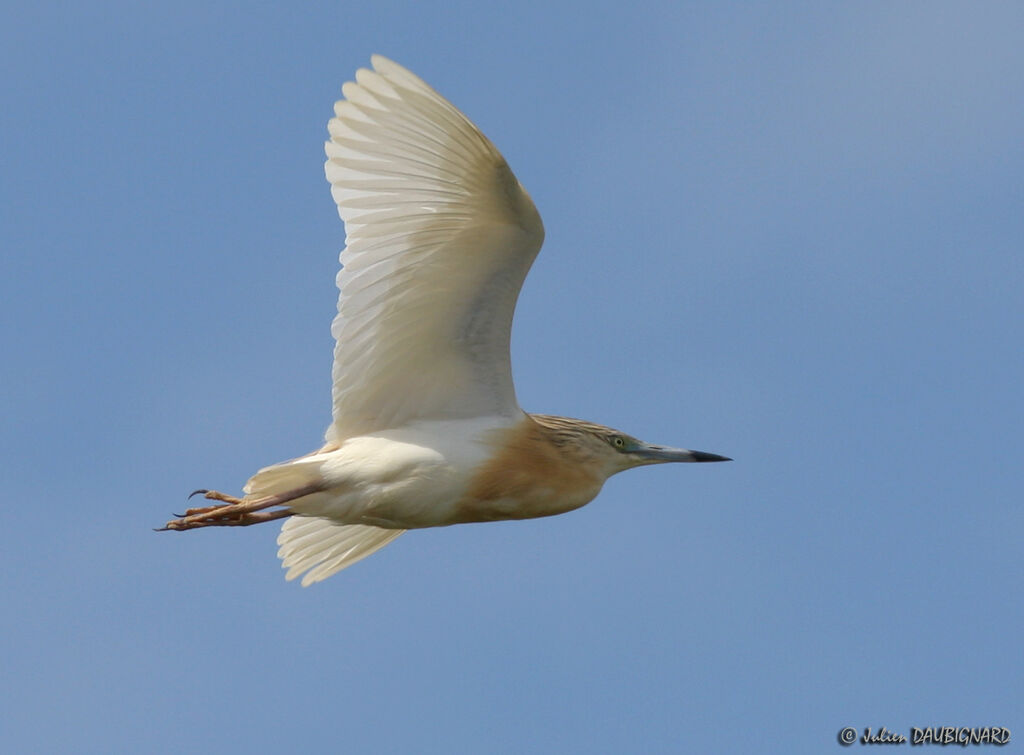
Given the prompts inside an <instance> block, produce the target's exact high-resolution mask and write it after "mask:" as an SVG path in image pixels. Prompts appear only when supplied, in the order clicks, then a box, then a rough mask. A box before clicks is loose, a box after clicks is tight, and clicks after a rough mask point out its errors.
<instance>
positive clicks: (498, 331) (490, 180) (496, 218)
mask: <svg viewBox="0 0 1024 755" xmlns="http://www.w3.org/2000/svg"><path fill="white" fill-rule="evenodd" d="M372 62H373V68H374V70H372V71H370V70H367V69H361V70H359V71H357V72H356V81H355V82H349V83H347V84H345V85H344V87H343V88H342V92H343V94H344V99H343V100H341V101H340V102H338V103H337V104H336V105H335V108H334V112H335V117H334V118H333V119H331V121H330V123H329V124H328V130H329V132H330V137H331V138H330V141H328V142H327V145H326V150H327V163H326V166H325V167H326V172H327V180H328V181H329V182H330V184H331V194H332V195H333V197H334V201H335V202H336V203H337V205H338V213H339V214H340V215H341V219H342V220H343V221H344V223H345V230H346V234H347V235H346V238H345V244H346V246H345V249H344V250H343V251H342V253H341V262H342V264H343V267H342V270H341V272H340V273H339V274H338V279H337V283H338V288H339V289H340V296H339V299H338V315H337V317H335V319H334V323H333V325H332V327H331V333H332V334H333V335H334V337H335V339H336V345H335V348H334V368H333V374H332V377H333V399H334V402H333V422H332V423H331V425H330V427H329V428H328V430H327V434H326V444H325V445H324V446H323V447H322V448H320V449H319V450H318V451H314V452H313V453H311V454H308V455H306V456H302V457H299V458H297V459H293V460H291V461H286V462H282V463H280V464H275V465H273V466H270V467H266V468H265V469H261V470H260V471H259V472H257V473H256V475H255V476H254V477H253V478H252V479H250V480H249V482H248V483H247V484H246V486H245V496H244V497H243V498H237V497H234V496H230V495H225V494H224V493H219V492H217V491H212V490H210V491H208V490H198V491H196V493H194V494H193V495H196V494H202V495H204V496H205V497H206V498H208V499H210V500H212V501H215V502H216V503H215V504H214V505H211V506H205V507H201V508H192V509H188V510H187V511H186V512H185V514H183V515H180V518H178V519H174V520H173V521H170V522H168V523H167V525H166V526H165V527H163V528H162V529H165V530H191V529H197V528H200V527H235V526H246V525H250V524H258V523H260V522H269V521H272V520H275V519H283V518H286V517H287V521H285V523H284V526H283V527H282V528H281V534H280V536H279V537H278V540H277V542H278V545H280V550H279V552H278V556H280V558H281V559H282V561H283V566H284V568H286V569H288V573H287V578H288V579H294V578H295V577H297V576H300V575H304V576H303V579H302V584H303V585H309V584H311V583H313V582H317V581H320V580H322V579H325V578H326V577H329V576H330V575H332V574H334V573H335V572H337V571H339V570H341V569H344V568H345V567H346V566H350V565H351V564H354V563H355V562H356V561H359V560H360V559H362V558H365V557H366V556H369V555H370V554H371V553H373V552H374V551H376V550H378V549H379V548H382V547H383V546H385V545H387V544H388V543H390V542H391V541H392V540H394V539H395V538H396V537H398V536H399V535H401V534H402V533H403V532H404V531H405V530H410V529H418V528H422V527H441V526H446V525H450V524H461V523H466V522H492V521H498V520H504V519H528V518H531V517H542V516H552V515H554V514H562V513H564V512H566V511H572V510H573V509H577V508H579V507H580V506H583V505H584V504H586V503H588V502H589V501H591V500H592V499H593V498H594V497H595V496H596V495H597V494H598V492H600V490H601V487H602V485H603V484H604V482H605V480H607V479H608V477H610V476H611V475H613V474H615V473H617V472H622V471H623V470H626V469H630V468H632V467H639V466H643V465H646V464H662V463H665V462H673V461H687V462H703V461H728V459H727V458H726V457H724V456H718V455H715V454H709V453H704V452H701V451H690V450H687V449H681V448H667V447H665V446H656V445H652V444H649V443H644V442H643V441H640V440H637V439H636V438H634V437H632V436H630V435H627V434H626V433H622V432H619V431H618V430H613V429H611V428H609V427H604V426H602V425H596V424H593V423H590V422H583V421H581V420H578V419H569V418H567V417H553V416H549V415H545V414H527V413H525V412H524V411H523V410H522V409H520V408H519V404H518V402H517V401H516V393H515V388H514V386H513V384H512V370H511V365H510V360H509V338H510V331H511V326H512V314H513V311H514V309H515V305H516V299H517V298H518V296H519V289H520V288H521V286H522V284H523V280H524V279H525V278H526V273H527V271H528V270H529V269H530V265H531V264H532V263H533V260H534V258H535V257H536V256H537V252H538V251H540V247H541V242H542V241H543V239H544V226H543V224H542V223H541V219H540V215H539V214H538V213H537V210H536V208H535V207H534V206H533V202H532V201H531V200H530V195H529V194H527V193H526V190H525V189H524V188H523V187H522V185H521V184H520V183H519V181H518V180H516V177H515V176H514V175H513V174H512V171H511V170H510V169H509V167H508V164H507V163H506V162H505V160H504V158H502V156H501V154H499V152H498V150H497V149H495V147H494V145H493V144H491V142H490V141H489V140H488V139H487V137H485V136H484V135H483V134H482V133H481V132H480V131H479V129H477V128H476V126H474V125H473V124H472V123H471V122H470V121H469V119H468V118H466V116H464V115H463V114H462V113H461V112H459V111H458V110H457V109H456V108H455V107H454V106H453V105H452V104H451V103H449V102H448V101H447V100H446V99H444V98H443V97H442V96H441V95H439V94H438V93H437V92H435V91H434V90H433V89H432V88H431V87H430V86H428V85H427V84H426V83H425V82H424V81H422V80H421V79H420V78H418V77H417V76H415V75H413V74H412V73H411V72H409V71H407V70H406V69H404V68H402V67H401V66H399V65H397V64H396V63H393V62H392V61H390V60H388V59H386V58H383V57H380V56H374V57H373V59H372Z"/></svg>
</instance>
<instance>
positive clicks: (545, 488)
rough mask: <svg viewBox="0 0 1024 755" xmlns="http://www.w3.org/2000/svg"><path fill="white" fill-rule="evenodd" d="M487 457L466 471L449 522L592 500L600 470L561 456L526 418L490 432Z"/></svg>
mask: <svg viewBox="0 0 1024 755" xmlns="http://www.w3.org/2000/svg"><path fill="white" fill-rule="evenodd" d="M489 444H490V446H491V447H492V449H493V453H492V454H491V455H490V457H489V458H488V459H487V460H486V461H484V462H483V463H481V464H480V465H478V466H477V467H476V468H475V469H474V470H473V472H472V474H471V476H470V478H469V480H468V485H467V487H466V491H465V493H464V494H463V495H462V497H461V498H460V499H459V500H458V501H457V502H456V503H455V505H454V507H453V509H452V512H451V513H452V522H451V523H452V524H455V523H464V522H492V521H498V520H503V519H532V518H534V517H542V516H553V515H555V514H563V513H565V512H566V511H572V510H573V509H577V508H579V507H580V506H583V505H584V504H586V503H588V502H589V501H591V500H593V498H594V496H596V495H597V494H598V493H599V492H600V491H601V486H602V485H603V483H604V476H603V475H600V474H598V473H597V472H596V471H595V470H593V469H590V468H588V467H587V466H586V465H583V464H580V463H579V462H578V460H575V459H573V458H572V457H571V456H567V455H566V453H565V452H564V450H563V449H561V448H559V447H558V446H557V445H556V444H554V443H552V442H551V440H550V439H549V438H548V437H547V435H546V434H545V433H544V431H543V428H541V427H539V426H538V425H537V423H536V422H534V421H533V420H531V419H528V418H527V419H525V420H524V421H523V422H522V423H520V424H518V425H516V426H514V427H511V428H507V429H504V430H501V431H498V432H496V433H493V434H492V436H491V438H490V440H489Z"/></svg>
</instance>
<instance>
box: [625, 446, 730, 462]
mask: <svg viewBox="0 0 1024 755" xmlns="http://www.w3.org/2000/svg"><path fill="white" fill-rule="evenodd" d="M630 455H631V456H634V457H636V458H637V460H638V461H639V463H640V464H666V463H668V462H672V461H732V459H730V458H729V457H728V456H719V455H718V454H709V453H705V452H704V451H691V450H690V449H688V448H668V447H666V446H641V447H640V448H638V449H636V450H635V451H632V452H631V454H630Z"/></svg>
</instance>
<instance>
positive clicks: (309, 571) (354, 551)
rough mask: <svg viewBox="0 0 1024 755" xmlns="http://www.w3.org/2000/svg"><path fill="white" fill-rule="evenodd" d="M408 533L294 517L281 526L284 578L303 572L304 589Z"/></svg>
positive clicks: (279, 540)
mask: <svg viewBox="0 0 1024 755" xmlns="http://www.w3.org/2000/svg"><path fill="white" fill-rule="evenodd" d="M403 532H405V530H386V529H383V528H381V527H372V526H369V525H366V524H337V523H336V522H332V521H331V520H330V519H324V518H322V517H318V516H293V517H289V519H288V520H287V521H286V522H285V523H284V526H283V527H281V534H280V535H278V536H277V544H278V545H279V546H281V547H280V549H279V550H278V551H277V556H278V558H280V559H281V566H283V567H284V568H285V569H287V570H288V573H287V574H286V575H285V579H295V578H296V577H298V576H299V575H300V574H302V573H303V572H306V575H305V576H304V577H303V578H302V586H303V587H308V586H309V585H311V584H313V583H314V582H319V581H320V580H323V579H327V578H328V577H329V576H331V575H332V574H334V573H336V572H339V571H341V570H342V569H344V568H345V567H346V566H351V565H352V564H354V563H355V562H356V561H359V560H360V559H363V558H366V557H367V556H369V555H370V554H371V553H373V552H375V551H377V550H379V549H380V548H383V547H384V546H385V545H387V544H388V543H390V542H391V541H392V540H394V539H395V538H396V537H398V536H399V535H401V534H402V533H403Z"/></svg>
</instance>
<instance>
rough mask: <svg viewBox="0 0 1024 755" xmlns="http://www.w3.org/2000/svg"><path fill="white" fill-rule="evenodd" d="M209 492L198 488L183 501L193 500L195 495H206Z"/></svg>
mask: <svg viewBox="0 0 1024 755" xmlns="http://www.w3.org/2000/svg"><path fill="white" fill-rule="evenodd" d="M209 492H210V491H209V490H205V489H204V488H200V489H199V490H193V491H192V492H191V493H189V494H188V498H186V499H185V500H186V501H187V500H188V499H189V498H193V497H195V496H197V495H206V494H207V493H209Z"/></svg>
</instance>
